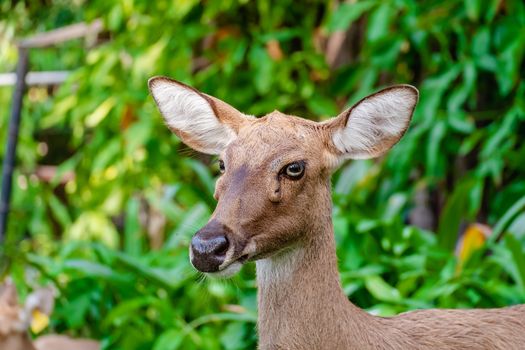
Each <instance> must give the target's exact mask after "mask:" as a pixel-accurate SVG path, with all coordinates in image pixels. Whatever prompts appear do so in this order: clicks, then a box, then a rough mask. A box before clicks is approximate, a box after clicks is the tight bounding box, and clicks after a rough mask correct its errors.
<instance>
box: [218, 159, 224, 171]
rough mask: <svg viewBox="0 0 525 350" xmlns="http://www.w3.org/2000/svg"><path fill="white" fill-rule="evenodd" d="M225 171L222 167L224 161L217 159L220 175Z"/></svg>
mask: <svg viewBox="0 0 525 350" xmlns="http://www.w3.org/2000/svg"><path fill="white" fill-rule="evenodd" d="M225 170H226V168H225V167H224V161H223V160H222V159H219V171H220V172H221V174H224V171H225Z"/></svg>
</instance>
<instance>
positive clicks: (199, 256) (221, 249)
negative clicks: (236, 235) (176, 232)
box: [191, 225, 230, 272]
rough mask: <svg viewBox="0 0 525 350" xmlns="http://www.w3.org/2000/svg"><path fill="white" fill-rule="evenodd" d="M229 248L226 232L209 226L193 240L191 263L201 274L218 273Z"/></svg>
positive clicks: (200, 231)
mask: <svg viewBox="0 0 525 350" xmlns="http://www.w3.org/2000/svg"><path fill="white" fill-rule="evenodd" d="M229 247H230V242H229V241H228V238H227V237H226V235H225V234H224V231H223V230H220V229H219V230H215V229H214V227H209V225H207V226H205V227H204V228H202V229H201V230H199V231H198V232H197V233H196V234H195V236H193V238H192V239H191V253H192V254H191V255H192V258H191V263H192V264H193V266H195V268H196V269H197V270H199V271H201V272H217V271H219V266H220V265H221V264H222V263H223V262H224V260H225V258H226V252H227V251H228V248H229Z"/></svg>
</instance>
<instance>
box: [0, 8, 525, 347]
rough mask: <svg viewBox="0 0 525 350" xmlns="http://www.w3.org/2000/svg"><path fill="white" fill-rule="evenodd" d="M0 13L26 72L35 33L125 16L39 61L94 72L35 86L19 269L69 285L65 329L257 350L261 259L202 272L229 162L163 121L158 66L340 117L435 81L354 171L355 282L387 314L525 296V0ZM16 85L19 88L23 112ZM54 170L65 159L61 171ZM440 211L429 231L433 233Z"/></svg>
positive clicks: (346, 184)
mask: <svg viewBox="0 0 525 350" xmlns="http://www.w3.org/2000/svg"><path fill="white" fill-rule="evenodd" d="M0 8H1V13H2V17H1V19H0V33H2V35H1V36H0V47H2V51H1V53H0V62H1V63H2V66H3V67H6V68H5V69H8V68H13V67H14V64H15V61H16V51H15V49H14V47H13V46H12V40H13V38H14V37H15V36H22V35H26V34H27V35H29V34H32V33H36V32H40V31H43V30H48V29H52V28H56V27H59V26H62V25H66V24H70V23H74V22H76V21H79V20H93V19H94V18H98V17H101V18H102V19H103V21H104V24H105V27H106V29H107V33H106V34H104V35H103V38H102V39H103V40H102V42H100V43H99V44H98V45H96V46H94V47H87V48H86V46H85V44H84V42H81V41H75V42H71V43H68V44H66V45H64V46H63V47H60V48H57V49H46V50H38V51H36V50H35V51H33V52H31V56H30V58H31V64H32V69H34V70H51V69H72V70H73V74H72V76H71V77H70V79H68V82H67V83H65V84H63V85H62V86H61V87H60V88H59V89H46V88H42V87H32V88H31V89H30V91H29V93H28V94H27V98H26V101H25V105H24V117H23V122H22V126H21V140H20V145H19V149H18V168H17V171H16V174H15V184H14V186H15V187H14V197H13V204H12V212H11V214H10V226H9V232H8V237H7V241H6V243H5V244H4V246H3V254H4V257H5V259H4V260H3V262H7V263H6V264H3V268H4V269H5V271H6V273H10V274H11V275H12V276H13V277H14V278H15V280H16V281H17V282H18V284H20V285H25V284H27V281H28V279H29V280H31V279H34V281H33V282H32V283H45V282H47V281H53V282H54V283H55V284H56V285H57V287H58V288H59V289H60V291H61V296H60V299H59V300H58V306H57V311H56V313H55V314H54V317H53V323H52V327H51V328H52V329H53V330H55V331H59V332H69V333H71V334H75V335H85V336H93V337H96V338H100V339H103V341H104V344H105V345H106V346H107V347H108V348H112V349H114V348H122V349H151V348H153V349H156V350H160V349H177V348H178V349H203V348H204V349H219V348H228V349H250V348H254V346H255V345H254V344H255V343H256V335H255V324H254V322H255V319H256V289H255V281H254V273H253V267H252V266H248V267H247V268H245V269H244V270H243V272H242V274H241V275H240V276H238V277H236V278H235V279H234V280H233V281H232V282H223V281H210V280H204V281H202V279H200V278H199V277H198V276H196V275H195V273H194V272H193V270H192V268H191V267H190V266H189V262H188V257H187V245H188V242H189V239H190V237H191V235H192V234H193V232H194V231H195V230H196V229H197V228H199V227H200V226H201V225H202V224H204V223H205V222H206V220H207V218H208V216H209V215H210V213H211V211H212V209H213V207H214V200H213V197H212V193H213V187H214V177H215V176H216V174H217V167H216V165H215V163H214V160H213V159H210V158H209V157H205V156H202V155H198V154H195V153H192V152H190V151H188V150H187V148H186V147H185V146H184V145H183V144H181V143H180V141H179V140H178V139H177V138H176V137H174V136H172V135H170V134H169V132H168V131H167V130H166V129H165V127H164V126H163V125H162V122H161V120H160V118H159V116H158V112H157V111H156V109H155V107H154V105H153V102H152V100H151V98H150V97H149V96H148V92H147V88H146V81H147V79H148V78H149V77H151V76H153V75H156V74H162V75H168V76H171V77H174V78H176V79H178V80H181V81H184V82H186V83H188V84H190V85H192V86H195V87H196V88H198V89H200V90H203V91H205V92H207V93H209V94H211V95H215V96H217V97H219V98H221V99H224V100H225V101H227V102H229V103H230V104H232V105H234V106H236V107H237V108H239V109H240V110H242V111H244V112H247V113H250V114H255V115H261V114H264V113H267V112H269V111H271V110H273V109H279V110H281V111H283V112H286V113H290V114H296V115H300V116H304V117H308V118H320V119H324V118H327V117H329V116H333V115H335V114H337V112H338V111H340V110H342V109H343V108H344V107H345V106H347V105H351V104H352V103H354V102H356V101H357V100H359V99H360V98H362V97H363V96H365V95H366V94H369V93H371V92H373V91H375V90H377V89H378V88H380V87H383V86H386V85H388V84H392V83H411V84H413V85H415V86H417V87H418V88H419V89H420V92H421V99H420V103H419V106H418V107H417V109H416V114H415V116H414V121H413V123H412V126H411V128H410V130H409V131H408V133H407V134H406V135H405V137H404V139H403V140H402V141H401V142H400V143H399V144H398V145H397V146H396V147H395V148H394V149H393V150H392V152H391V153H390V154H389V155H388V156H387V157H385V158H384V159H381V160H378V161H354V162H352V163H350V164H347V165H345V166H344V167H343V168H342V169H341V170H340V171H339V172H338V173H337V174H336V175H335V178H334V223H335V227H336V235H337V241H338V256H339V258H340V270H341V276H342V283H343V287H344V290H345V292H346V293H347V295H348V296H349V298H350V299H351V300H352V301H354V302H355V303H357V304H358V305H360V306H361V307H364V308H366V309H368V310H369V311H371V312H374V313H377V314H381V315H391V314H395V313H398V312H401V311H406V310H409V309H414V308H426V307H435V306H437V307H473V306H475V307H493V306H503V305H508V304H514V303H520V302H525V256H524V253H523V251H524V248H525V229H524V227H525V226H524V225H523V223H524V222H525V212H524V209H523V208H524V207H525V199H524V198H525V176H524V175H525V145H524V144H523V143H522V142H520V141H522V139H523V135H525V123H524V120H525V98H524V96H525V82H524V81H523V79H522V78H523V76H524V59H523V58H524V55H525V8H524V5H523V3H522V1H519V0H514V1H512V0H511V1H505V2H500V1H497V0H491V1H488V2H486V1H484V2H482V1H478V0H472V1H457V0H447V1H441V2H415V1H410V0H392V1H374V0H369V1H368V0H366V1H359V2H344V3H341V4H339V3H338V2H321V1H308V2H297V1H294V2H292V1H291V0H285V1H280V2H270V1H267V0H259V1H254V2H247V1H233V0H228V1H219V0H211V1H207V2H199V1H179V0H177V1H172V2H170V1H155V2H150V1H121V2H107V1H90V2H87V1H86V2H84V1H77V2H74V3H73V4H69V3H67V2H62V1H58V0H52V1H46V2H40V1H31V2H19V3H15V2H4V3H2V4H1V5H0ZM338 45H339V46H338ZM10 96H11V89H8V88H0V100H1V101H2V106H8V105H9V102H10ZM7 113H8V110H7V108H2V110H0V130H2V131H4V130H6V125H7ZM5 137H6V132H3V133H1V134H0V141H1V142H0V154H3V151H4V148H3V147H4V144H5ZM188 155H191V157H188ZM42 165H53V166H57V168H56V172H54V173H53V176H52V178H51V179H50V180H49V179H48V180H46V179H44V178H43V177H42V176H41V175H39V174H40V173H39V171H38V170H39V169H41V166H42ZM71 174H74V177H72V176H71ZM422 210H423V211H422ZM421 212H424V213H426V214H425V215H419V214H417V213H421ZM422 216H424V218H426V219H427V223H426V224H425V225H426V229H421V228H418V227H416V226H415V224H416V221H417V219H421V218H422ZM414 217H415V219H414ZM438 218H439V219H438ZM474 221H477V222H483V223H486V224H488V225H490V226H491V227H493V229H494V230H493V235H492V236H491V238H490V239H489V241H488V242H487V244H486V245H485V247H484V248H482V249H479V250H474V251H473V253H472V255H471V257H470V258H469V259H468V260H465V261H459V262H458V259H457V258H456V257H455V255H454V247H455V244H456V241H457V237H458V232H460V231H461V230H462V228H463V226H464V224H466V223H469V222H474ZM425 225H420V226H425ZM434 232H435V233H434ZM35 271H36V273H35ZM28 274H29V277H28ZM30 284H31V283H30ZM27 288H28V287H27V286H25V290H24V293H26V292H27Z"/></svg>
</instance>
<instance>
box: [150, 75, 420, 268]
mask: <svg viewBox="0 0 525 350" xmlns="http://www.w3.org/2000/svg"><path fill="white" fill-rule="evenodd" d="M149 88H150V91H151V93H152V95H153V97H154V99H155V102H156V103H157V106H158V108H159V109H160V112H161V114H162V115H163V117H164V120H165V122H166V124H167V126H168V128H170V129H171V130H172V131H173V132H175V133H176V134H177V135H178V136H179V137H180V138H181V139H182V141H183V142H185V143H186V144H187V145H188V146H189V147H192V148H194V149H196V150H198V151H201V152H204V153H208V154H214V155H218V156H219V167H220V170H221V173H222V175H221V176H220V178H219V179H218V180H217V184H216V190H215V198H216V199H217V200H218V204H217V207H216V209H215V211H214V212H213V215H212V216H211V218H210V220H209V222H208V223H207V224H206V225H205V226H204V227H203V228H202V229H200V230H199V231H198V232H197V233H196V234H195V235H194V237H193V239H192V241H191V247H190V258H191V262H192V264H193V266H194V267H195V268H196V269H197V270H199V271H201V272H205V273H208V274H210V275H215V276H229V275H232V274H234V273H236V272H237V271H238V270H239V269H240V267H241V266H242V264H244V263H245V262H247V261H253V260H257V259H261V258H265V257H270V256H272V255H275V254H277V253H279V252H281V251H284V250H289V249H294V247H297V246H300V245H301V244H302V243H304V242H307V241H308V240H311V239H312V238H313V237H310V236H311V235H313V233H312V232H314V230H311V229H310V226H311V225H313V223H315V221H316V220H317V219H320V217H321V216H327V215H328V216H329V215H330V210H331V195H330V175H331V174H332V172H333V171H334V170H335V169H336V168H337V166H338V165H339V164H340V163H341V162H342V161H343V160H345V159H364V158H372V157H378V156H381V155H382V154H384V153H385V152H386V151H387V150H389V149H390V148H391V147H392V146H394V145H395V144H396V143H397V142H398V141H399V139H400V138H401V137H402V136H403V134H404V133H405V131H406V129H407V128H408V125H409V123H410V120H411V117H412V113H413V111H414V108H415V106H416V103H417V101H418V91H417V90H416V89H415V88H414V87H412V86H410V85H397V86H393V87H390V88H387V89H384V90H381V91H379V92H377V93H375V94H373V95H370V96H368V97H366V98H364V99H362V100H361V101H359V102H358V103H356V104H355V105H354V106H353V107H351V108H349V109H348V110H346V111H344V112H343V113H341V114H340V115H339V116H337V117H335V118H333V119H330V120H327V121H325V122H314V121H310V120H306V119H301V118H298V117H295V116H290V115H285V114H282V113H280V112H277V111H274V112H272V113H270V114H268V115H266V116H264V117H262V118H254V117H252V116H248V115H245V114H243V113H241V112H239V111H238V110H236V109H235V108H233V107H231V106H229V105H228V104H226V103H225V102H222V101H220V100H218V99H216V98H214V97H211V96H209V95H206V94H204V93H202V92H199V91H197V90H195V89H193V88H191V87H189V86H187V85H184V84H182V83H180V82H177V81H174V80H171V79H168V78H165V77H155V78H152V79H150V80H149ZM327 211H328V212H327Z"/></svg>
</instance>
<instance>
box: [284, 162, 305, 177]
mask: <svg viewBox="0 0 525 350" xmlns="http://www.w3.org/2000/svg"><path fill="white" fill-rule="evenodd" d="M283 174H284V175H286V176H287V177H288V178H290V179H292V180H299V179H300V178H302V177H303V175H304V161H299V162H293V163H290V164H288V165H287V166H285V167H284V168H283Z"/></svg>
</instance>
